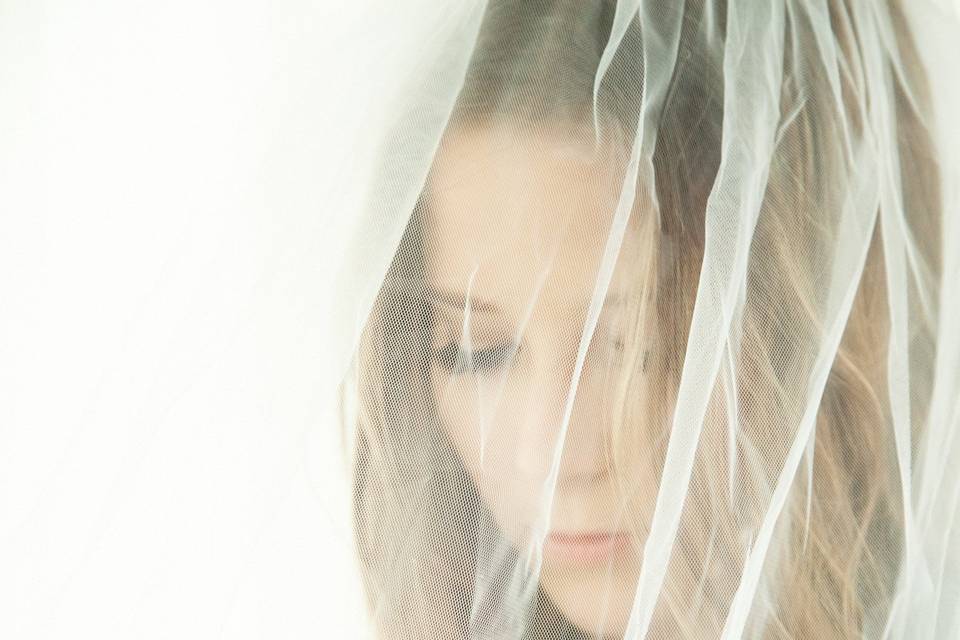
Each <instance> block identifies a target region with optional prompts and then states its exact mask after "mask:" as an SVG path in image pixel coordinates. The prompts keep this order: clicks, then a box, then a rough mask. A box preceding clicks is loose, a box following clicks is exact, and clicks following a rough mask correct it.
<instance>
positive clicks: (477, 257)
mask: <svg viewBox="0 0 960 640" xmlns="http://www.w3.org/2000/svg"><path fill="white" fill-rule="evenodd" d="M591 143H592V141H590V142H575V141H573V140H571V139H570V138H569V137H566V136H563V135H561V134H556V135H555V134H551V133H548V132H538V133H534V132H530V131H518V130H511V131H502V132H499V133H498V132H495V131H492V130H489V129H484V130H470V129H462V130H458V131H455V132H453V134H452V135H448V136H447V138H446V140H445V143H444V145H443V147H442V148H441V151H440V154H439V156H438V161H437V163H436V164H435V166H434V168H433V172H432V175H431V179H430V184H429V187H428V188H429V193H430V207H429V214H428V218H427V225H426V228H427V236H426V256H427V275H428V285H429V288H430V289H431V290H432V291H434V292H435V293H436V295H435V303H436V304H435V305H434V307H435V309H436V314H437V315H436V318H437V319H436V322H435V329H434V332H433V343H432V345H431V348H432V350H433V354H434V358H433V359H432V362H433V364H432V366H431V381H432V388H433V391H434V396H435V400H436V404H437V410H438V412H439V415H440V420H441V423H442V425H443V427H444V430H445V432H446V434H447V436H448V437H449V439H450V441H451V443H452V444H453V446H454V448H455V450H456V451H457V453H458V454H459V456H460V458H461V460H462V462H463V465H464V466H465V468H466V469H467V471H468V472H469V473H470V475H471V477H472V478H473V481H474V483H475V484H476V486H477V488H478V491H479V493H480V495H481V497H482V499H483V501H484V503H485V505H486V506H487V508H488V509H489V510H490V512H491V513H492V514H493V516H494V519H495V520H496V522H497V525H498V527H499V529H500V530H501V531H502V533H503V535H504V537H505V538H506V539H507V540H509V542H510V543H511V544H512V545H513V546H514V547H515V548H517V549H519V550H522V551H524V550H527V549H529V548H531V545H536V544H537V542H536V536H535V533H534V531H535V528H534V521H535V519H536V514H538V513H540V512H542V510H543V509H544V508H546V507H545V505H546V504H547V500H548V491H547V490H546V489H545V488H544V487H545V486H548V485H545V480H547V479H548V477H549V474H550V470H551V464H552V462H553V453H554V452H555V451H557V450H558V447H561V445H562V448H559V450H560V451H561V456H560V458H559V466H558V468H557V475H556V484H555V489H554V492H553V495H552V502H550V503H549V532H560V533H561V534H584V533H594V532H602V533H612V534H615V533H617V532H619V531H620V530H621V529H622V528H623V527H622V505H623V503H624V500H623V498H622V496H621V495H620V494H619V492H618V489H617V486H616V484H615V483H614V482H613V480H612V477H611V474H610V473H609V472H608V468H609V455H608V454H609V451H608V449H607V448H608V447H609V438H608V435H609V434H608V433H607V430H608V418H607V416H608V413H609V412H608V410H607V405H608V404H609V401H610V400H609V398H610V393H609V386H610V384H609V380H610V376H611V375H613V374H615V372H616V367H617V366H618V362H619V361H618V358H619V356H620V353H619V351H620V347H621V345H622V333H623V331H624V326H623V322H622V315H623V314H618V310H619V309H620V308H621V303H622V301H623V300H624V299H626V298H627V297H629V296H631V295H637V291H636V290H635V289H636V285H635V279H633V278H632V277H631V273H632V272H631V265H630V264H628V263H627V260H628V259H629V258H626V257H625V256H635V255H637V254H638V252H639V251H640V247H639V245H638V244H637V242H638V241H637V239H636V237H634V236H635V235H636V234H631V233H630V229H629V228H628V230H627V233H626V235H625V237H624V240H623V245H622V247H621V249H620V252H619V256H620V258H619V260H618V261H617V263H616V269H615V270H614V271H613V275H612V278H611V281H610V284H609V287H608V289H607V290H606V292H605V301H604V304H603V307H602V312H601V315H600V318H599V322H598V324H597V327H596V331H595V334H594V336H593V338H592V340H591V341H590V343H589V348H588V351H587V353H586V358H585V360H584V361H583V367H582V370H581V372H580V375H579V383H578V387H577V389H576V395H575V402H574V404H573V407H572V411H571V413H570V417H569V421H568V423H567V427H566V434H565V440H563V442H562V443H561V442H560V440H559V435H560V433H561V428H562V425H563V418H564V409H565V404H566V399H567V397H568V393H569V392H570V384H571V381H572V380H573V379H574V377H575V365H576V362H577V353H578V348H579V347H580V340H581V335H582V333H583V329H584V322H585V320H586V318H587V309H588V306H589V304H590V301H591V299H592V297H593V295H594V288H595V286H596V280H597V274H598V269H599V267H600V264H601V258H602V257H603V255H604V251H605V245H606V242H607V240H608V236H609V234H610V228H611V223H612V221H613V215H614V211H615V208H616V203H617V197H618V195H619V192H618V189H619V185H620V180H619V178H618V177H614V176H610V175H609V171H608V170H605V169H607V168H606V167H605V165H604V162H603V161H602V160H601V159H600V156H599V155H598V154H595V153H594V151H593V148H592V146H591ZM468 358H469V359H468ZM638 473H642V472H641V471H638ZM649 486H655V484H654V483H649ZM635 546H636V545H630V546H627V547H625V548H618V549H617V550H616V551H614V552H612V553H611V554H607V555H605V556H604V557H603V558H601V559H586V560H585V559H582V558H572V559H571V558H570V557H567V556H564V555H563V554H556V553H551V550H550V548H549V547H547V548H545V549H544V555H543V563H542V568H541V573H540V584H541V586H542V587H543V589H544V591H545V592H546V593H547V594H548V595H549V596H550V598H551V599H552V600H553V601H554V603H555V604H556V605H557V606H558V608H559V609H560V610H561V611H562V612H563V614H564V615H565V616H566V617H567V618H568V619H569V620H570V621H571V622H572V623H573V624H575V625H577V626H578V627H580V628H582V629H584V630H588V631H591V632H596V631H602V632H603V633H605V634H609V635H611V636H613V635H619V634H622V633H623V631H624V629H625V628H626V624H627V619H628V618H629V614H630V607H631V604H632V602H633V596H634V590H635V585H636V579H637V573H638V562H639V561H638V558H637V555H638V554H637V551H636V549H635Z"/></svg>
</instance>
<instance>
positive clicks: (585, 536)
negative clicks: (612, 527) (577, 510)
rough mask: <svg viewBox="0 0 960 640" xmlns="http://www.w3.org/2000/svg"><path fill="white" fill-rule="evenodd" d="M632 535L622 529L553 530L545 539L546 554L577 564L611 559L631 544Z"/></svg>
mask: <svg viewBox="0 0 960 640" xmlns="http://www.w3.org/2000/svg"><path fill="white" fill-rule="evenodd" d="M631 544H632V543H631V540H630V536H628V535H627V534H626V533H623V532H621V531H614V532H609V531H583V532H572V531H551V532H550V535H548V536H547V538H546V540H545V541H544V547H543V552H544V555H546V556H549V557H551V558H553V559H555V560H559V561H563V562H571V563H576V564H592V563H598V562H604V561H607V560H610V559H611V558H612V557H613V556H615V555H618V554H621V553H624V552H625V551H627V550H629V548H630V546H631Z"/></svg>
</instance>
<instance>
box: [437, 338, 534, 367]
mask: <svg viewBox="0 0 960 640" xmlns="http://www.w3.org/2000/svg"><path fill="white" fill-rule="evenodd" d="M515 351H516V345H515V344H513V343H502V344H498V345H494V346H492V347H487V348H484V349H475V350H473V351H464V350H462V349H461V348H460V345H459V344H457V343H455V342H451V343H450V344H448V345H446V346H444V347H442V348H440V349H437V350H436V352H434V358H435V359H436V360H437V362H438V363H439V364H440V366H441V367H443V369H445V370H446V371H448V372H450V373H453V374H464V373H481V374H483V373H493V372H495V371H498V370H500V369H502V368H503V367H504V366H506V365H507V364H508V362H509V361H510V358H511V356H512V355H513V354H514V352H515Z"/></svg>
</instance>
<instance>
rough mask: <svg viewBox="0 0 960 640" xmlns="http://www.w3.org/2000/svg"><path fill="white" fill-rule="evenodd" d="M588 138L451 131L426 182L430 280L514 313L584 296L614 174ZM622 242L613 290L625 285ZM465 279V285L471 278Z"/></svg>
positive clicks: (566, 305) (557, 306) (608, 213)
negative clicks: (534, 302) (534, 304)
mask: <svg viewBox="0 0 960 640" xmlns="http://www.w3.org/2000/svg"><path fill="white" fill-rule="evenodd" d="M616 168H617V167H616V165H613V164H612V163H611V161H610V159H609V156H604V155H602V152H595V151H594V149H593V145H592V142H586V143H585V142H580V141H577V140H574V139H573V138H570V137H564V136H562V135H558V134H550V133H534V132H529V131H515V130H514V131H500V132H497V131H492V130H464V131H458V132H456V133H454V134H452V135H449V136H448V137H447V138H446V140H445V141H444V144H443V146H442V147H441V149H440V152H439V154H438V156H437V162H436V163H435V165H434V167H433V169H432V172H431V178H430V181H429V185H428V190H429V191H428V195H429V198H428V202H429V206H428V212H427V234H426V253H427V269H428V279H429V281H430V282H431V284H432V285H434V286H435V287H436V288H440V289H444V290H447V291H453V292H459V293H466V291H467V289H468V285H469V289H470V293H471V295H473V296H476V297H477V298H483V299H485V300H492V301H493V302H495V303H496V304H497V305H498V306H499V307H501V308H503V309H504V310H505V311H508V312H521V310H522V309H524V308H525V307H526V306H527V305H528V304H529V303H530V300H531V296H533V295H536V296H537V307H538V308H544V307H546V308H549V309H551V310H554V311H557V312H561V311H570V310H573V309H580V308H582V307H585V305H586V304H587V303H588V302H589V299H590V296H591V294H592V292H593V288H594V284H595V282H596V278H597V272H598V268H599V266H600V261H601V258H602V256H603V253H604V249H605V246H606V243H607V240H608V236H609V234H610V230H611V223H612V222H613V216H614V212H615V209H616V203H617V199H618V197H619V188H620V182H619V172H618V171H616ZM634 243H635V240H634V238H632V237H631V234H630V233H629V230H628V234H627V236H626V237H625V238H624V242H623V246H622V247H621V252H620V256H621V258H620V261H619V263H618V269H617V270H616V271H615V272H614V279H613V281H612V283H611V289H612V290H617V289H623V288H624V287H626V286H628V284H629V283H628V282H626V281H625V279H626V277H627V274H626V270H625V269H624V268H623V264H624V262H625V256H629V255H631V253H632V252H633V251H634V250H635V247H634V246H633V245H634ZM471 283H472V284H471Z"/></svg>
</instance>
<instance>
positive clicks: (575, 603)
mask: <svg viewBox="0 0 960 640" xmlns="http://www.w3.org/2000/svg"><path fill="white" fill-rule="evenodd" d="M638 575H639V567H638V565H637V563H636V561H635V560H634V559H633V558H621V559H617V560H616V561H615V562H613V563H599V564H595V565H584V566H571V565H569V564H562V565H561V564H557V563H550V562H544V564H543V567H542V569H541V573H540V584H541V586H542V587H543V590H544V592H546V594H547V595H548V596H549V597H550V600H551V601H552V602H553V604H554V605H555V606H556V607H557V609H559V610H560V612H561V613H563V615H564V617H565V618H566V619H567V620H568V621H569V622H570V623H571V624H573V625H575V626H576V627H579V628H580V629H582V630H583V631H585V632H587V633H589V634H598V633H599V634H601V637H606V636H622V635H623V633H624V631H626V628H627V622H628V620H629V619H630V610H631V608H632V606H633V596H634V591H635V587H636V581H637V576H638Z"/></svg>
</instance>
